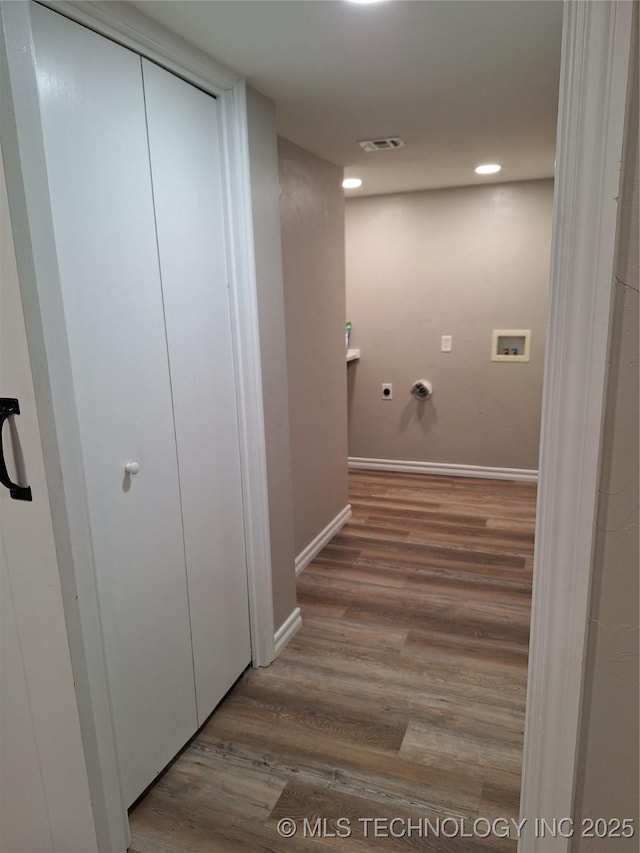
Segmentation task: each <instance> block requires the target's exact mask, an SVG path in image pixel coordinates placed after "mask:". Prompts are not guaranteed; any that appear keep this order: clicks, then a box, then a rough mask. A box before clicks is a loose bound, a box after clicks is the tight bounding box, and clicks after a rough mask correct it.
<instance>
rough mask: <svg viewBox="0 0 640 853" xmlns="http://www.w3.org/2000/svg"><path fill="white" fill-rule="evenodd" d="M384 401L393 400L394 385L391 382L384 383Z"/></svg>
mask: <svg viewBox="0 0 640 853" xmlns="http://www.w3.org/2000/svg"><path fill="white" fill-rule="evenodd" d="M382 399H383V400H393V385H392V384H391V382H383V383H382Z"/></svg>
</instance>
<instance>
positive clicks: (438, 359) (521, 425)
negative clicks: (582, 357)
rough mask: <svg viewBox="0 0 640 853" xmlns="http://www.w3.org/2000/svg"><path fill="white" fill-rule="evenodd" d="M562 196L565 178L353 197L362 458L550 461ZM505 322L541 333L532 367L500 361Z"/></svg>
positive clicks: (356, 430) (354, 431)
mask: <svg viewBox="0 0 640 853" xmlns="http://www.w3.org/2000/svg"><path fill="white" fill-rule="evenodd" d="M552 203H553V183H552V181H551V180H543V181H528V182H522V183H511V184H491V185H485V186H473V187H461V188H455V189H447V190H435V191H428V192H413V193H401V194H397V195H387V196H375V197H365V198H354V199H349V200H348V201H347V204H346V247H347V315H348V319H349V320H350V321H351V322H352V323H353V335H354V341H355V343H356V344H357V345H358V346H359V347H360V348H361V350H362V356H361V359H360V361H359V362H357V364H354V365H352V366H351V367H350V368H349V455H350V456H357V457H368V458H380V459H405V460H410V461H422V462H443V463H453V464H467V465H480V466H492V467H493V466H495V467H504V468H526V469H535V468H537V466H538V444H539V427H540V404H541V393H542V368H543V356H544V340H543V335H544V321H545V309H546V298H547V288H548V277H549V253H550V241H551V213H552ZM494 328H496V329H508V328H512V329H531V330H532V338H531V361H530V362H529V363H527V364H507V363H496V362H492V361H491V360H490V351H491V332H492V329H494ZM441 335H452V336H453V351H452V352H451V353H441V352H440V336H441ZM422 378H426V379H429V380H430V381H432V383H433V386H434V394H433V397H432V399H431V400H430V401H428V402H424V403H419V402H417V401H415V400H414V399H413V398H412V397H410V395H409V389H410V387H411V385H412V384H413V382H414V381H415V380H417V379H422ZM383 382H392V383H393V395H394V396H393V400H392V401H384V400H382V399H381V383H383Z"/></svg>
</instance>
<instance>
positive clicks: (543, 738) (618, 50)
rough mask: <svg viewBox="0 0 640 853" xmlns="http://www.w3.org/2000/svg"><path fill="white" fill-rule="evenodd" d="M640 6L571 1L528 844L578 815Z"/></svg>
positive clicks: (547, 848)
mask: <svg viewBox="0 0 640 853" xmlns="http://www.w3.org/2000/svg"><path fill="white" fill-rule="evenodd" d="M630 36H631V3H630V2H625V0H623V2H615V0H614V2H602V3H586V2H581V0H577V1H576V0H568V2H566V4H565V18H564V32H563V43H562V70H561V82H560V109H559V122H558V147H557V172H556V186H555V205H554V222H553V241H552V261H551V290H550V304H549V313H548V320H547V342H548V343H547V353H546V362H545V381H544V393H543V410H542V433H541V436H542V437H541V455H540V474H539V491H538V515H537V519H538V521H537V532H536V548H535V559H534V587H533V609H532V623H531V648H530V657H529V683H528V690H527V712H526V727H525V746H524V765H523V774H522V794H521V806H520V808H521V817H523V818H524V817H526V818H528V822H529V826H528V828H529V831H528V832H527V833H526V834H525V836H524V837H523V838H522V839H521V841H520V845H519V848H518V849H519V851H520V853H560V851H562V853H565V851H567V850H568V849H569V840H568V839H566V838H558V839H551V838H548V837H547V838H535V837H534V833H533V820H534V818H537V817H546V818H553V817H558V818H561V817H571V816H572V812H573V796H574V776H575V767H576V751H577V741H578V727H579V722H580V710H581V699H582V677H583V665H584V656H585V640H586V628H587V617H588V601H589V587H590V578H591V562H592V545H593V534H594V517H595V505H596V493H597V481H598V471H599V452H600V435H601V423H602V415H603V403H604V387H605V376H606V361H607V344H608V332H609V314H610V303H611V294H612V283H613V264H614V253H615V233H616V219H617V197H618V192H619V186H620V161H621V157H622V142H623V127H624V116H625V101H626V92H627V77H628V66H629V45H630Z"/></svg>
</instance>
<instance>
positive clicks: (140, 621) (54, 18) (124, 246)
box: [32, 4, 196, 804]
mask: <svg viewBox="0 0 640 853" xmlns="http://www.w3.org/2000/svg"><path fill="white" fill-rule="evenodd" d="M32 14H33V19H34V20H33V24H34V41H35V52H36V60H37V71H38V85H39V93H40V100H41V110H42V121H43V128H44V138H45V149H46V160H47V169H48V174H49V186H50V193H51V204H52V209H53V216H54V224H55V238H56V247H57V252H58V261H59V267H60V273H61V279H62V291H63V302H64V310H65V314H66V324H67V336H68V341H69V347H70V352H71V361H72V371H73V381H74V387H75V393H76V400H77V408H78V416H79V420H80V429H81V433H82V436H81V439H82V454H83V461H84V466H85V472H86V477H87V497H88V502H89V510H90V519H91V533H92V538H93V543H94V548H95V564H96V570H97V575H98V578H97V581H98V592H99V598H100V611H101V618H102V630H103V634H104V648H105V656H106V663H107V670H108V677H109V687H110V695H111V702H112V710H113V716H114V724H115V730H116V739H117V744H118V759H119V765H120V770H121V776H122V782H123V787H124V792H125V798H126V801H127V804H130V803H131V802H132V801H133V800H134V799H135V798H136V797H137V796H138V795H139V794H140V793H141V792H142V790H143V789H144V788H145V787H146V786H147V785H148V784H149V783H150V782H151V781H152V780H153V778H154V776H155V775H156V774H157V773H158V772H159V771H160V770H162V768H163V767H164V766H165V765H166V764H167V762H168V761H170V760H171V758H172V757H173V756H174V755H175V753H176V752H177V751H178V750H179V749H180V748H181V747H182V745H183V744H184V743H185V742H186V741H187V740H188V738H189V737H190V736H191V735H192V734H193V732H194V731H195V729H196V707H195V696H194V675H193V664H192V654H191V639H190V629H189V612H188V599H187V584H186V575H185V562H184V550H183V539H182V522H181V512H180V501H179V484H178V471H177V460H176V448H175V437H174V425H173V412H172V406H171V388H170V380H169V370H168V363H167V348H166V340H165V329H164V315H163V304H162V291H161V286H160V276H159V269H158V255H157V246H156V233H155V223H154V213H153V200H152V190H151V179H150V170H149V156H148V148H147V132H146V123H145V109H144V95H143V87H142V73H141V65H140V57H139V56H137V55H135V54H133V53H131V52H130V51H128V50H126V49H124V48H122V47H119V46H117V45H115V44H114V43H112V42H110V41H108V40H107V39H105V38H102V37H100V36H98V35H96V34H95V33H92V32H90V31H89V30H87V29H84V28H83V27H80V26H78V25H76V24H74V23H72V22H70V21H68V20H66V19H65V18H63V17H61V16H60V15H58V14H56V13H55V12H52V11H51V10H49V9H46V8H43V7H41V6H37V5H35V4H34V6H33V12H32ZM132 461H135V462H137V463H138V464H139V466H140V471H139V473H138V474H136V475H135V476H131V475H126V474H125V464H126V463H128V462H132ZM62 782H63V780H61V783H62Z"/></svg>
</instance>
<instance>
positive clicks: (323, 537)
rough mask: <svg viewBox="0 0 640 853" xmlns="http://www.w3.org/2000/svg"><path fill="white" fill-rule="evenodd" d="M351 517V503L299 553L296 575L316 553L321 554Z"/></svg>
mask: <svg viewBox="0 0 640 853" xmlns="http://www.w3.org/2000/svg"><path fill="white" fill-rule="evenodd" d="M350 518H351V506H350V504H347V505H346V507H345V508H344V509H342V510H340V512H339V513H338V514H337V515H336V517H335V518H334V519H333V521H330V522H329V524H327V526H326V527H325V528H324V530H321V531H320V533H318V535H317V536H316V538H315V539H314V540H313V541H312V542H309V544H308V545H307V547H306V548H305V549H304V551H301V552H300V553H299V554H298V556H297V557H296V575H299V574H300V572H301V571H302V570H303V569H304V567H305V566H307V565H308V564H309V563H310V562H311V560H313V558H314V557H315V556H316V554H319V553H320V551H322V549H323V548H324V546H325V545H326V544H327V542H329V540H331V539H333V537H334V536H335V535H336V533H337V532H338V530H340V528H341V527H344V525H345V524H346V523H347V521H349V519H350Z"/></svg>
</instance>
